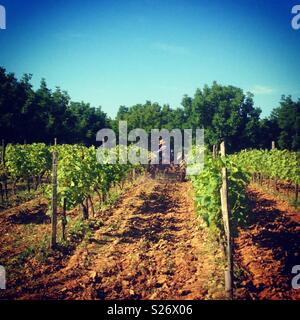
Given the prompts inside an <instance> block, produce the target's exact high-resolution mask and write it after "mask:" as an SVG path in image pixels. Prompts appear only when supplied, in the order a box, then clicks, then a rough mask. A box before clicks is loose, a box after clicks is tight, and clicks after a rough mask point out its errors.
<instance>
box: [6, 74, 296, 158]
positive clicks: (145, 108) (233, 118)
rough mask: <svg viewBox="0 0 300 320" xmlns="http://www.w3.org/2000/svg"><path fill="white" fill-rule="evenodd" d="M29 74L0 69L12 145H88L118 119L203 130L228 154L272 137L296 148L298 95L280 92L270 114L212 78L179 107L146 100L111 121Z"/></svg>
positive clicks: (135, 124)
mask: <svg viewBox="0 0 300 320" xmlns="http://www.w3.org/2000/svg"><path fill="white" fill-rule="evenodd" d="M31 77H32V75H30V74H25V75H23V77H22V78H21V79H20V80H18V79H17V78H16V77H15V75H14V74H13V73H8V72H6V70H5V69H4V68H0V138H2V139H5V140H6V141H7V142H12V143H24V142H27V143H33V142H45V143H51V142H52V141H53V139H54V138H58V140H59V142H60V143H68V144H73V143H82V144H85V145H92V144H94V143H95V137H96V133H97V131H98V130H100V129H102V128H113V129H115V130H117V128H118V122H119V121H120V120H127V122H128V129H129V130H130V129H134V128H142V129H145V130H146V131H147V132H150V131H151V129H154V128H155V129H162V128H165V129H169V130H171V129H175V128H176V129H190V128H192V129H196V128H204V129H205V142H206V143H207V144H208V146H212V145H214V144H219V143H220V142H221V141H222V140H224V139H225V140H226V143H227V146H228V150H229V151H230V152H234V151H239V150H241V149H246V148H270V144H271V141H275V142H276V143H277V146H278V147H279V148H281V149H290V150H300V99H299V100H298V101H293V99H292V98H291V96H282V99H281V101H280V103H279V106H278V107H277V108H274V110H273V111H272V113H271V115H270V116H269V117H268V118H264V119H262V118H261V109H259V108H256V107H254V101H253V95H252V94H251V93H244V91H243V90H242V89H240V88H237V87H234V86H223V85H220V84H218V83H217V82H214V83H213V84H212V85H211V86H208V85H205V86H204V88H203V89H197V90H196V92H195V95H194V96H193V97H189V96H187V95H185V96H184V97H183V99H182V105H181V107H178V108H171V107H170V106H169V105H163V106H161V105H159V104H158V103H152V102H151V101H146V103H145V104H137V105H134V106H132V107H125V106H121V107H120V108H119V111H118V114H117V116H116V118H115V119H110V118H109V117H108V116H107V114H106V113H104V112H103V111H102V110H101V107H97V108H95V107H92V106H90V104H89V103H85V102H73V101H71V98H70V96H69V95H68V93H67V92H66V91H63V90H61V89H60V88H59V87H57V88H56V89H55V90H54V91H53V90H50V89H49V88H48V87H47V84H46V81H45V80H44V79H42V80H41V84H40V87H39V88H38V89H37V90H34V89H33V86H32V84H31V83H30V81H31Z"/></svg>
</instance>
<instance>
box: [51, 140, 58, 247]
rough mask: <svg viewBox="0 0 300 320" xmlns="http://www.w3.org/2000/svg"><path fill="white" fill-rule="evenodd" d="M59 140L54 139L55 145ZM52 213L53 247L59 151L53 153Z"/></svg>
mask: <svg viewBox="0 0 300 320" xmlns="http://www.w3.org/2000/svg"><path fill="white" fill-rule="evenodd" d="M56 144H57V140H56V139H55V140H54V145H55V146H56ZM51 202H52V203H51V205H52V213H51V224H52V234H51V244H50V245H51V248H52V249H54V248H55V247H56V244H57V242H56V234H57V151H56V150H54V151H53V155H52V201H51Z"/></svg>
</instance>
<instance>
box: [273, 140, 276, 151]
mask: <svg viewBox="0 0 300 320" xmlns="http://www.w3.org/2000/svg"><path fill="white" fill-rule="evenodd" d="M275 149H276V144H275V141H272V150H275Z"/></svg>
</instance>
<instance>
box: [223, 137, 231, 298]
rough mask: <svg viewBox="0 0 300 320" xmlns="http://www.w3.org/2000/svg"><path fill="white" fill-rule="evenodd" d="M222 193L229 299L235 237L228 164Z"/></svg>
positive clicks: (224, 172)
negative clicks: (232, 227) (232, 223)
mask: <svg viewBox="0 0 300 320" xmlns="http://www.w3.org/2000/svg"><path fill="white" fill-rule="evenodd" d="M220 147H221V157H225V156H226V147H225V142H222V143H221V146H220ZM220 193H221V206H222V215H223V222H224V229H225V235H226V246H227V248H226V249H227V250H226V251H227V257H226V258H227V267H226V270H225V290H226V296H227V298H228V299H229V300H232V299H233V238H232V235H231V222H230V216H231V212H230V207H229V200H228V171H227V168H226V166H224V167H223V168H222V188H221V190H220Z"/></svg>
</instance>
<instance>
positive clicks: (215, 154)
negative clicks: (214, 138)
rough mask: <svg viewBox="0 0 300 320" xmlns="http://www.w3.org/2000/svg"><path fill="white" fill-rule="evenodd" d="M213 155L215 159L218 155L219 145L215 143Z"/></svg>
mask: <svg viewBox="0 0 300 320" xmlns="http://www.w3.org/2000/svg"><path fill="white" fill-rule="evenodd" d="M212 156H213V159H215V158H216V157H217V146H216V145H215V144H214V145H213V154H212Z"/></svg>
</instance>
